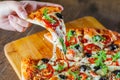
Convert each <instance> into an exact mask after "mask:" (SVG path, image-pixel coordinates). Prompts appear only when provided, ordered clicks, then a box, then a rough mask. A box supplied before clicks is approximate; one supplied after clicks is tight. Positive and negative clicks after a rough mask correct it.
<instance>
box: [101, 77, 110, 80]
mask: <svg viewBox="0 0 120 80" xmlns="http://www.w3.org/2000/svg"><path fill="white" fill-rule="evenodd" d="M99 80H108V77H106V76H102V77H100V79H99Z"/></svg>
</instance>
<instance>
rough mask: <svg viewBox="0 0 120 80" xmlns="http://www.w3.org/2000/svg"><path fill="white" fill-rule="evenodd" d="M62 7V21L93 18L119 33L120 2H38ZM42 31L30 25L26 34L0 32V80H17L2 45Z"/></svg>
mask: <svg viewBox="0 0 120 80" xmlns="http://www.w3.org/2000/svg"><path fill="white" fill-rule="evenodd" d="M40 1H46V2H53V3H58V4H61V5H63V6H64V11H63V15H64V20H65V22H69V21H71V20H74V19H77V18H80V17H84V16H93V17H95V18H96V19H97V20H99V21H100V22H101V23H102V24H103V25H104V26H105V27H107V28H108V29H111V30H114V31H118V32H120V0H40ZM41 30H44V29H43V28H41V27H39V26H36V25H32V27H30V28H29V29H28V30H27V31H26V32H24V33H18V32H10V31H4V30H0V80H19V79H18V77H17V75H16V73H15V72H14V70H13V69H12V67H11V65H10V64H9V62H8V60H7V59H6V57H5V55H4V45H5V44H6V43H8V42H11V41H13V40H16V39H19V38H21V37H25V36H27V35H30V34H33V33H36V32H39V31H41Z"/></svg>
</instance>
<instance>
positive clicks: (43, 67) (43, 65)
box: [37, 64, 47, 70]
mask: <svg viewBox="0 0 120 80" xmlns="http://www.w3.org/2000/svg"><path fill="white" fill-rule="evenodd" d="M37 68H38V69H40V70H41V69H46V68H47V66H46V64H41V65H38V66H37Z"/></svg>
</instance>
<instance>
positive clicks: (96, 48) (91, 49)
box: [84, 44, 100, 53]
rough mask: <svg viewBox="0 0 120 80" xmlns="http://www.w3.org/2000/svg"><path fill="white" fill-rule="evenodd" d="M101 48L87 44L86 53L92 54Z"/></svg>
mask: <svg viewBox="0 0 120 80" xmlns="http://www.w3.org/2000/svg"><path fill="white" fill-rule="evenodd" d="M99 49H100V47H99V46H97V45H95V44H87V45H85V46H84V51H85V53H92V51H96V50H99Z"/></svg>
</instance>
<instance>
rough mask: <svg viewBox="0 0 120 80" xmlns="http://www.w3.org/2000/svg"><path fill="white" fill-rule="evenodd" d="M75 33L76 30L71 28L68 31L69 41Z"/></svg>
mask: <svg viewBox="0 0 120 80" xmlns="http://www.w3.org/2000/svg"><path fill="white" fill-rule="evenodd" d="M73 35H74V31H73V30H69V32H68V33H67V40H68V41H69V40H70V38H71V37H72V36H73Z"/></svg>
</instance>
